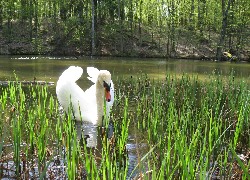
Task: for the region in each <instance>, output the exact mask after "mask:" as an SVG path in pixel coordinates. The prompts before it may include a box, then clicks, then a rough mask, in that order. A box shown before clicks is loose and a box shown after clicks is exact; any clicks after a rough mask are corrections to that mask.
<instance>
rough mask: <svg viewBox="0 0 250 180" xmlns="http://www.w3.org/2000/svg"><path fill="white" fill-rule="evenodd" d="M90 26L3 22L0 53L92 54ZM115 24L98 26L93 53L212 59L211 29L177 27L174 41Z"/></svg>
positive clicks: (245, 56)
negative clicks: (37, 25)
mask: <svg viewBox="0 0 250 180" xmlns="http://www.w3.org/2000/svg"><path fill="white" fill-rule="evenodd" d="M89 26H90V24H88V25H86V28H83V27H80V26H79V25H77V24H75V23H72V25H67V26H66V25H65V23H62V22H60V21H57V22H55V21H54V20H53V21H52V20H50V19H47V20H44V21H43V22H41V24H40V26H39V28H38V29H37V28H35V26H30V24H29V23H28V22H20V21H18V22H10V23H7V22H6V23H4V24H3V26H2V27H0V55H23V54H26V55H27V54H35V55H39V54H41V55H63V56H76V57H77V56H85V55H86V56H88V55H92V54H91V53H92V49H91V47H92V45H91V31H90V30H91V28H90V27H89ZM116 26H117V25H116V24H109V25H107V24H105V25H103V24H101V23H99V24H98V25H97V31H96V52H95V55H98V56H125V57H164V58H165V57H173V58H184V59H201V60H215V55H216V47H217V43H218V42H217V41H218V39H219V35H218V34H216V33H214V32H213V31H212V30H211V31H209V32H202V33H201V32H199V31H196V30H188V29H187V28H176V29H175V34H174V37H172V39H174V42H173V40H171V39H170V38H169V36H168V34H167V32H168V30H165V31H166V32H163V31H162V30H152V29H150V28H148V27H144V26H142V25H141V27H139V25H135V26H133V27H132V30H131V27H130V28H126V27H129V25H124V29H122V30H117V29H119V28H117V27H116ZM158 31H160V32H158ZM225 51H229V50H227V49H225ZM238 59H239V60H244V61H249V62H250V43H249V44H248V45H245V47H244V48H243V49H242V50H241V51H240V52H239V54H238ZM224 60H226V59H224Z"/></svg>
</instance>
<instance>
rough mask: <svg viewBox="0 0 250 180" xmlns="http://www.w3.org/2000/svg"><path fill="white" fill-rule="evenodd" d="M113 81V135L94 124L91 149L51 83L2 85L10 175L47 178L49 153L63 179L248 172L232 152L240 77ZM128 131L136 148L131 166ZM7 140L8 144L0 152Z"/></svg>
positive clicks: (247, 109)
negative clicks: (61, 168)
mask: <svg viewBox="0 0 250 180" xmlns="http://www.w3.org/2000/svg"><path fill="white" fill-rule="evenodd" d="M115 84H116V101H115V104H114V106H113V110H112V113H111V119H112V120H113V124H114V134H113V136H112V137H111V138H108V137H107V134H108V129H109V128H108V123H105V126H104V128H98V129H99V134H98V135H99V136H101V137H99V139H98V144H99V145H98V148H88V147H87V145H86V143H85V140H84V139H82V138H81V139H79V137H78V136H77V133H76V123H75V121H74V117H73V116H72V115H71V114H69V115H66V114H65V113H63V114H62V113H61V112H60V111H59V105H58V102H57V99H56V97H55V94H54V92H53V89H52V88H51V87H47V86H38V85H36V86H28V87H25V86H22V85H21V84H9V86H8V87H1V91H0V92H1V93H0V101H1V106H0V109H1V112H2V113H1V116H0V117H1V120H0V124H1V127H0V133H1V138H0V140H1V142H0V154H1V158H3V157H5V158H6V157H9V155H10V154H11V152H13V157H11V158H12V159H7V160H6V161H7V162H8V161H11V160H13V161H14V162H15V176H16V177H22V178H27V179H28V178H34V177H37V176H39V177H40V178H49V177H50V175H49V173H51V172H50V171H49V169H48V168H50V167H49V165H51V164H53V163H52V162H53V159H54V158H55V156H57V157H58V158H59V161H60V162H61V163H63V164H64V166H65V167H66V168H65V169H66V170H65V172H64V173H65V174H64V176H63V177H64V178H65V177H66V178H68V179H79V178H85V179H127V178H135V179H136V178H140V177H143V178H144V179H196V178H198V179H205V178H211V177H213V176H215V175H216V176H217V177H220V178H230V177H231V176H232V175H233V173H235V171H234V170H233V168H234V166H235V163H237V164H238V166H237V167H238V169H239V172H241V173H242V174H241V177H242V178H243V179H244V178H245V179H247V178H248V177H249V175H248V174H247V172H248V170H249V166H250V165H249V163H246V162H243V161H242V160H241V159H239V157H238V154H241V153H245V152H246V151H249V146H250V140H249V134H250V130H249V123H250V122H249V118H250V117H249V114H250V106H249V101H250V88H249V85H248V84H246V83H245V82H244V80H242V81H235V80H234V77H233V76H230V77H229V78H228V79H224V78H223V77H222V76H219V75H211V76H210V77H208V78H207V79H205V80H203V81H201V80H199V77H198V76H188V75H185V74H183V75H182V77H176V76H171V75H167V76H166V78H165V79H164V80H152V79H149V78H148V77H147V75H142V76H137V77H131V78H124V79H118V80H117V82H116V83H115ZM104 112H105V111H104ZM105 122H108V121H106V120H105ZM137 135H139V136H138V137H136V136H137ZM129 136H131V137H132V139H134V144H135V146H136V147H137V149H136V151H137V153H136V154H137V156H138V157H137V158H138V160H137V164H136V165H135V166H134V169H133V170H131V169H130V170H129V167H130V166H131V164H130V163H129V157H128V149H127V143H128V138H129ZM139 137H141V138H139ZM141 143H143V144H146V147H144V149H140V145H141ZM6 144H13V146H11V147H10V148H9V149H10V150H6V149H7V148H6V147H5V145H6ZM0 163H1V162H0ZM36 163H37V164H36ZM35 166H37V167H38V172H37V174H36V175H34V177H30V175H29V173H27V172H32V171H33V170H32V169H33V168H34V167H35ZM217 171H218V172H217ZM0 176H1V173H0ZM134 176H136V177H134ZM51 177H52V176H51Z"/></svg>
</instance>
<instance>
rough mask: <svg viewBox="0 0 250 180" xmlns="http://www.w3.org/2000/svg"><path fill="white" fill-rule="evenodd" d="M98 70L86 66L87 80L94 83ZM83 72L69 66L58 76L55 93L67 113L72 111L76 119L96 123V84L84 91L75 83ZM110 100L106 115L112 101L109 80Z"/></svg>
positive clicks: (107, 104) (79, 68) (112, 92)
mask: <svg viewBox="0 0 250 180" xmlns="http://www.w3.org/2000/svg"><path fill="white" fill-rule="evenodd" d="M99 72H100V71H99V70H98V69H96V68H94V67H88V68H87V73H88V75H89V76H90V77H88V79H89V80H91V81H92V82H94V83H96V82H97V78H98V75H99ZM82 73H83V69H82V68H81V67H77V66H70V67H69V68H68V69H66V70H65V71H64V72H63V73H62V75H61V76H60V77H59V80H58V81H57V86H56V94H57V98H58V100H59V103H60V104H61V105H62V107H63V108H64V110H65V111H66V112H67V113H69V112H73V115H74V117H75V119H76V120H82V121H88V122H91V123H93V124H96V123H97V120H98V115H97V114H98V113H97V97H96V84H93V85H92V86H91V87H90V88H89V89H87V90H86V91H85V92H84V91H83V90H82V89H81V88H80V87H79V86H78V85H77V84H76V80H78V79H79V78H80V77H81V75H82ZM110 94H111V101H110V102H107V103H106V110H107V112H106V113H107V115H109V112H110V109H111V107H112V104H113V102H114V85H113V82H112V81H111V88H110ZM70 108H71V110H70Z"/></svg>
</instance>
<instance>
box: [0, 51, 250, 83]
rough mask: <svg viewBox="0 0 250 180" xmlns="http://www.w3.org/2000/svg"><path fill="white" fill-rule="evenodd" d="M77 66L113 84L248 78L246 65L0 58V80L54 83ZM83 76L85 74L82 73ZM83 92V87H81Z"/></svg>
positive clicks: (249, 75) (159, 61)
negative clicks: (138, 79)
mask: <svg viewBox="0 0 250 180" xmlns="http://www.w3.org/2000/svg"><path fill="white" fill-rule="evenodd" d="M71 65H74V66H81V67H82V68H83V69H84V71H85V70H86V69H85V68H86V67H88V66H94V67H96V68H98V69H107V70H109V71H110V72H111V74H112V79H113V81H114V82H115V81H116V79H117V77H124V76H135V75H140V74H147V75H148V76H149V77H151V78H155V79H158V78H159V79H161V78H164V77H165V75H166V74H176V75H182V74H183V73H187V74H192V75H198V76H199V77H200V78H205V77H206V76H208V75H211V74H214V73H215V74H221V75H224V76H228V75H230V74H232V73H234V75H235V76H236V77H238V78H242V77H243V78H246V79H247V78H249V77H250V64H249V63H238V64H235V63H230V62H208V61H197V60H166V59H133V58H90V57H86V58H81V59H75V58H65V57H61V58H59V57H33V56H27V57H20V56H11V57H9V56H1V57H0V80H1V81H3V80H14V79H15V78H14V73H15V74H16V75H17V77H18V79H19V80H26V81H32V80H33V79H34V77H36V79H37V80H41V81H52V82H55V83H56V81H57V79H58V77H59V76H60V74H61V73H62V72H63V71H64V70H65V69H66V68H68V67H69V66H71ZM85 72H86V71H85ZM85 76H87V75H86V73H84V74H83V78H82V79H81V80H80V84H81V85H82V86H85V88H86V87H88V86H89V84H88V83H89V81H88V80H87V79H86V78H84V77H85ZM83 88H84V87H83Z"/></svg>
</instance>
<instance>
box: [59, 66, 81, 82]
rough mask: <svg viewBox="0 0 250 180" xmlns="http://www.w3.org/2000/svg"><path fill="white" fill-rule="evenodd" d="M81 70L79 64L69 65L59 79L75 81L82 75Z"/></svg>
mask: <svg viewBox="0 0 250 180" xmlns="http://www.w3.org/2000/svg"><path fill="white" fill-rule="evenodd" d="M82 73H83V70H82V68H81V67H79V66H70V67H69V68H68V69H66V70H65V71H64V72H63V73H62V75H61V76H60V77H59V80H63V81H71V82H76V81H77V80H78V79H79V78H80V77H81V76H82Z"/></svg>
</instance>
